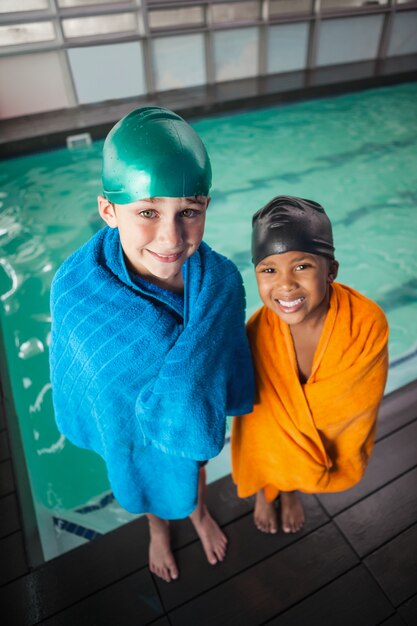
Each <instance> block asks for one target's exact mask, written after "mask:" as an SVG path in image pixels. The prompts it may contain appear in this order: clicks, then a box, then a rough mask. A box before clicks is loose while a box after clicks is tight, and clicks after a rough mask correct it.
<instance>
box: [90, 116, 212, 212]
mask: <svg viewBox="0 0 417 626" xmlns="http://www.w3.org/2000/svg"><path fill="white" fill-rule="evenodd" d="M102 180H103V193H104V196H105V197H106V198H107V199H108V200H109V201H110V202H115V203H116V204H127V203H128V202H135V201H136V200H142V199H144V198H154V197H156V196H167V197H170V198H183V197H188V196H197V195H198V196H207V195H208V192H209V189H210V186H211V165H210V159H209V156H208V154H207V150H206V149H205V147H204V144H203V142H202V141H201V139H200V137H199V136H198V135H197V133H196V132H195V130H193V129H192V128H191V126H190V125H189V124H187V122H186V121H185V120H183V118H182V117H180V116H179V115H177V114H176V113H174V112H173V111H169V110H168V109H162V108H160V107H143V108H140V109H135V110H134V111H132V112H131V113H129V114H128V115H126V116H125V117H123V118H122V119H121V120H120V121H119V122H118V123H117V124H116V125H115V126H113V128H112V129H111V131H110V132H109V134H108V135H107V137H106V140H105V142H104V146H103V175H102Z"/></svg>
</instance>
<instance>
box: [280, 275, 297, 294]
mask: <svg viewBox="0 0 417 626" xmlns="http://www.w3.org/2000/svg"><path fill="white" fill-rule="evenodd" d="M278 284H279V288H280V290H281V291H293V290H294V289H296V287H297V281H296V279H295V276H294V275H293V274H292V272H283V273H281V274H279V277H278Z"/></svg>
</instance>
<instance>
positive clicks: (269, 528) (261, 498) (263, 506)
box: [253, 489, 278, 534]
mask: <svg viewBox="0 0 417 626" xmlns="http://www.w3.org/2000/svg"><path fill="white" fill-rule="evenodd" d="M253 516H254V519H255V526H256V528H257V529H258V530H261V531H262V532H263V533H272V534H275V533H276V532H278V520H277V511H276V508H275V502H268V500H267V499H266V498H265V493H264V490H263V489H260V491H258V493H257V494H256V502H255V511H254V514H253Z"/></svg>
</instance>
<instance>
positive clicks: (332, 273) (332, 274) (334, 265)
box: [327, 259, 339, 283]
mask: <svg viewBox="0 0 417 626" xmlns="http://www.w3.org/2000/svg"><path fill="white" fill-rule="evenodd" d="M338 271H339V262H338V261H336V259H331V261H330V263H329V274H328V276H327V282H329V283H332V282H333V281H334V280H336V277H337V272H338Z"/></svg>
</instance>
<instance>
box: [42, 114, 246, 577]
mask: <svg viewBox="0 0 417 626" xmlns="http://www.w3.org/2000/svg"><path fill="white" fill-rule="evenodd" d="M102 179H103V189H104V191H103V195H102V196H99V197H98V210H99V213H100V215H101V217H102V218H103V220H104V221H105V222H106V224H107V226H106V227H105V228H103V229H102V230H100V231H99V232H98V233H97V234H96V235H95V236H94V237H93V238H92V239H91V240H90V241H89V242H87V243H86V244H85V245H84V246H83V247H82V248H80V249H79V250H78V251H76V252H75V253H74V254H73V255H72V256H71V257H70V258H69V259H67V260H66V261H65V263H64V264H63V265H62V266H61V268H60V269H59V271H58V273H57V275H56V276H55V278H54V281H53V285H52V290H51V309H52V336H51V350H50V354H51V357H50V359H51V378H52V388H53V400H54V407H55V416H56V421H57V424H58V428H59V429H60V431H61V432H62V433H63V434H64V435H65V436H66V437H67V438H68V439H69V440H70V441H71V442H73V443H74V444H75V445H78V446H80V447H82V448H87V449H90V450H94V451H95V452H98V453H99V454H100V455H101V456H102V457H103V459H104V460H105V462H106V464H107V470H108V474H109V480H110V484H111V486H112V488H113V491H114V494H115V496H116V498H117V499H118V500H119V502H120V503H121V504H122V506H124V507H125V508H126V509H127V510H129V511H131V512H133V513H147V514H148V519H149V527H150V550H149V562H150V569H151V571H152V572H153V573H155V574H156V575H157V576H159V577H161V578H162V579H163V580H165V581H167V582H170V581H171V580H173V579H175V578H177V577H178V568H177V565H176V563H175V560H174V557H173V554H172V551H171V547H170V540H169V527H168V524H169V522H168V520H169V519H174V518H183V517H186V516H188V515H190V517H191V520H192V522H193V524H194V526H195V528H196V531H197V533H198V535H199V537H200V539H201V541H202V544H203V548H204V550H205V553H206V555H207V558H208V560H209V562H210V563H211V564H215V563H217V562H219V561H222V560H223V558H224V556H225V551H226V537H225V535H224V534H223V532H222V531H221V530H220V528H219V526H218V525H217V524H216V522H215V521H214V520H213V518H212V517H211V516H210V514H209V512H208V511H207V508H206V506H205V501H204V490H205V470H204V467H203V464H204V461H205V460H206V459H208V458H211V457H214V456H216V455H217V454H218V453H219V452H220V450H221V449H222V447H223V443H224V435H225V416H226V414H231V413H233V412H237V413H238V414H240V413H245V412H247V411H250V410H252V399H253V398H252V394H253V374H252V370H251V360H250V351H249V347H248V345H247V340H246V334H245V326H244V307H245V296H244V290H243V284H242V279H241V277H240V275H239V273H238V271H237V269H236V267H235V266H234V265H233V264H232V263H231V262H230V261H229V260H227V259H226V258H225V257H223V256H221V255H219V254H217V253H216V252H214V251H213V250H211V249H210V248H209V247H208V246H207V245H206V244H205V243H204V242H203V241H202V237H203V232H204V224H205V219H206V209H207V207H208V204H209V201H210V198H209V195H208V193H209V188H210V185H211V166H210V161H209V157H208V155H207V152H206V149H205V147H204V145H203V143H202V142H201V140H200V138H199V137H198V135H197V134H196V133H195V131H194V130H193V129H192V128H191V126H189V125H188V124H187V123H186V122H185V121H184V120H183V119H182V118H181V117H179V116H178V115H176V114H175V113H173V112H172V111H168V110H166V109H161V108H159V107H145V108H141V109H136V110H134V111H132V112H131V113H130V114H129V115H127V116H126V117H124V118H123V119H122V120H120V121H119V122H118V123H117V124H116V125H115V126H114V127H113V129H112V130H111V131H110V133H109V135H108V136H107V138H106V140H105V143H104V147H103V177H102Z"/></svg>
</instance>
